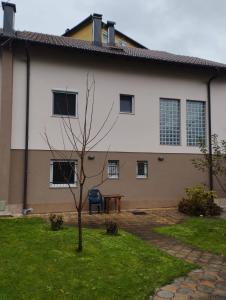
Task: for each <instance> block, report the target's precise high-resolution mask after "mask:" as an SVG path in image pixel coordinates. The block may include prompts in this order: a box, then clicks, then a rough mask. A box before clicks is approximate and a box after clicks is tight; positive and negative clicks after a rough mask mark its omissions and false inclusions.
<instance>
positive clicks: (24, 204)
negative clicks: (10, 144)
mask: <svg viewBox="0 0 226 300" xmlns="http://www.w3.org/2000/svg"><path fill="white" fill-rule="evenodd" d="M25 49H26V116H25V118H26V119H25V149H24V183H23V214H25V215H26V214H27V213H28V207H27V183H28V141H29V108H30V53H29V49H28V45H26V48H25Z"/></svg>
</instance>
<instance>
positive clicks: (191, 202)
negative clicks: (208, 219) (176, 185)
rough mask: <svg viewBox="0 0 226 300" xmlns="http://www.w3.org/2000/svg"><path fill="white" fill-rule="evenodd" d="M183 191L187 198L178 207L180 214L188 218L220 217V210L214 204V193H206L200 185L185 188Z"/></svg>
mask: <svg viewBox="0 0 226 300" xmlns="http://www.w3.org/2000/svg"><path fill="white" fill-rule="evenodd" d="M185 191H186V195H187V197H186V198H185V199H183V200H182V201H181V202H180V203H179V205H178V210H179V211H180V212H182V213H184V214H187V215H189V216H218V215H220V213H221V211H222V209H221V207H220V206H218V205H217V204H216V203H215V202H214V199H215V198H216V196H217V195H216V193H215V192H214V191H207V190H205V188H204V186H202V185H198V186H195V187H191V188H187V189H186V190H185Z"/></svg>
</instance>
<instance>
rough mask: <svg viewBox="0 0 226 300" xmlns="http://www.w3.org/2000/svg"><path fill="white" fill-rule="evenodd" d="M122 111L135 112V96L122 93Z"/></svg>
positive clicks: (126, 112)
mask: <svg viewBox="0 0 226 300" xmlns="http://www.w3.org/2000/svg"><path fill="white" fill-rule="evenodd" d="M120 113H124V114H133V113H134V96H133V95H124V94H121V95H120Z"/></svg>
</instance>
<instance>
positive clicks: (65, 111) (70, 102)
mask: <svg viewBox="0 0 226 300" xmlns="http://www.w3.org/2000/svg"><path fill="white" fill-rule="evenodd" d="M76 96H77V95H76V93H72V92H63V91H62V92H61V91H53V115H55V116H69V117H76V116H77V103H76V101H77V100H76Z"/></svg>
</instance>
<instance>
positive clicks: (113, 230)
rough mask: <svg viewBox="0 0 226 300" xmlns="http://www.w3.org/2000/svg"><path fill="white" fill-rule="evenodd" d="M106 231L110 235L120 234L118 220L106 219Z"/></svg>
mask: <svg viewBox="0 0 226 300" xmlns="http://www.w3.org/2000/svg"><path fill="white" fill-rule="evenodd" d="M105 225H106V233H107V234H109V235H116V234H118V225H117V223H116V222H113V221H106V222H105Z"/></svg>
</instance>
